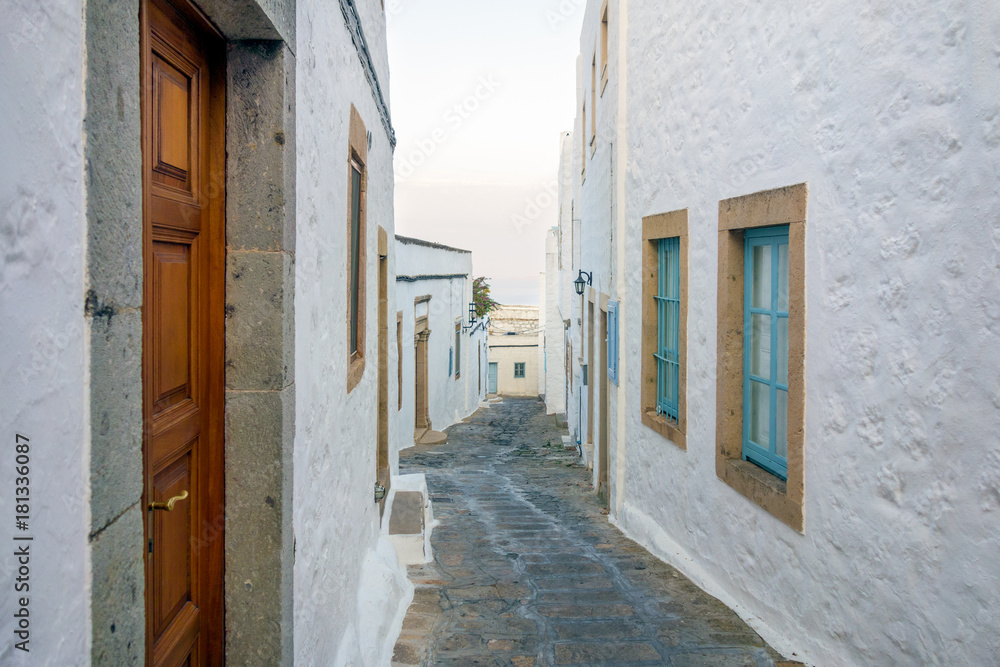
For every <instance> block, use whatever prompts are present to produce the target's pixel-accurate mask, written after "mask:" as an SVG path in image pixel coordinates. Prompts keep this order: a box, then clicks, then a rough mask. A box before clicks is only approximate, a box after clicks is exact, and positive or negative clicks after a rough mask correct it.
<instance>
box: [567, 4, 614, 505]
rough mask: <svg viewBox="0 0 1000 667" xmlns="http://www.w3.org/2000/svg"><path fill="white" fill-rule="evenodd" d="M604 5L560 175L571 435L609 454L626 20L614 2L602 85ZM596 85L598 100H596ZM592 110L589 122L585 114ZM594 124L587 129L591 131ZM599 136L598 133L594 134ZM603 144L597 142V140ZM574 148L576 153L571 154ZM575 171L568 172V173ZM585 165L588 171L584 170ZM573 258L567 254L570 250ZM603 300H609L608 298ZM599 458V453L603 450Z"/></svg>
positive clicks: (584, 40)
mask: <svg viewBox="0 0 1000 667" xmlns="http://www.w3.org/2000/svg"><path fill="white" fill-rule="evenodd" d="M601 9H602V3H600V2H589V3H588V4H587V7H586V11H585V14H584V20H583V27H582V31H581V37H580V48H581V52H580V60H579V71H578V74H577V109H578V113H577V118H576V125H575V129H574V132H573V133H572V135H571V136H568V137H564V144H563V146H562V150H563V155H562V161H561V166H560V176H561V178H563V179H566V178H568V179H570V180H569V183H570V185H569V186H568V187H566V188H565V189H564V197H565V196H568V195H569V194H570V188H571V189H572V190H571V192H572V195H571V196H572V201H571V202H569V203H566V202H565V201H564V203H563V208H564V209H565V208H569V209H570V211H571V216H572V217H571V218H570V219H569V220H565V219H564V220H563V221H562V222H561V225H562V230H563V234H564V235H565V234H566V233H569V234H570V237H571V239H570V241H569V244H567V243H566V241H565V240H564V242H563V244H564V248H565V247H566V246H567V245H568V246H569V248H570V249H571V261H570V263H567V262H565V261H564V263H563V271H562V277H561V280H560V283H561V285H560V289H561V290H562V291H563V294H564V296H563V297H562V299H563V301H564V302H565V301H568V302H569V307H568V312H569V313H570V314H569V315H568V316H567V317H568V319H570V320H571V325H570V329H569V331H568V332H567V339H568V340H569V341H572V346H573V354H572V358H571V359H570V364H571V370H572V382H571V387H570V391H569V394H568V397H567V418H568V422H569V427H570V432H571V434H574V435H576V436H577V437H578V438H579V439H580V440H581V441H583V442H586V441H587V440H588V436H589V439H590V440H591V441H592V442H593V443H594V444H595V448H600V447H608V448H610V449H611V450H612V451H615V450H616V443H617V441H618V440H619V439H620V438H619V437H618V434H617V426H618V398H619V397H618V391H617V387H616V386H615V385H614V384H613V383H609V385H608V395H607V396H602V395H601V392H600V377H601V373H602V368H601V364H600V352H601V351H600V346H603V345H604V344H605V337H606V332H605V331H604V330H603V329H601V326H600V324H601V304H602V303H603V302H604V301H605V299H606V300H608V301H616V300H618V298H619V297H618V294H619V287H620V286H619V284H618V281H617V279H616V275H615V271H616V267H617V257H618V249H619V245H620V244H621V243H622V242H623V239H621V238H619V236H620V234H619V229H618V226H617V225H616V218H617V215H618V208H617V197H616V194H617V192H618V189H619V184H620V182H621V181H622V174H621V168H619V167H618V162H619V152H620V149H621V146H620V142H621V139H622V137H621V133H620V129H619V128H620V126H619V107H620V99H619V85H618V84H619V80H620V78H619V75H618V67H619V61H618V58H617V55H616V52H617V49H618V44H619V40H618V35H617V34H616V30H615V26H617V25H618V21H619V11H620V8H619V3H617V2H610V3H609V5H608V13H609V19H610V21H609V27H610V29H609V32H608V62H607V68H608V80H607V84H604V85H602V80H601V72H602V62H601V44H600V39H601V18H602V17H601V11H600V10H601ZM595 54H596V58H597V72H596V77H594V76H592V63H593V62H594V58H595ZM595 85H596V94H595ZM584 106H586V119H584V117H583V114H582V113H580V111H581V110H582V109H583V107H584ZM584 120H586V126H584V125H583V123H584ZM595 121H596V124H595ZM593 130H596V132H595V131H593ZM592 136H593V137H595V139H594V140H593V142H592V141H591V137H592ZM566 142H569V144H570V146H569V147H568V148H567V146H566ZM567 166H568V168H567ZM584 166H585V167H586V168H585V169H584ZM564 252H565V251H564ZM580 270H583V271H584V272H585V273H587V274H590V275H591V284H590V285H588V286H587V288H586V292H585V295H584V297H580V296H577V295H576V292H575V290H574V286H573V281H574V280H576V279H577V276H578V275H579V271H580ZM591 289H593V290H594V292H595V299H594V318H593V335H591V324H590V320H589V310H588V308H589V306H588V304H589V300H587V299H589V295H590V290H591ZM602 297H604V298H603V299H602ZM591 340H592V341H593V347H594V350H593V366H592V367H590V368H589V369H588V375H589V377H588V382H589V384H588V386H587V387H584V386H583V372H582V367H583V365H584V364H589V363H590V352H591V350H590V347H591ZM590 392H593V394H594V399H593V412H594V414H593V415H592V416H588V410H589V405H590V401H589V397H588V394H589V393H590ZM604 410H607V412H608V439H607V440H608V441H607V442H600V438H599V433H598V431H599V425H600V422H601V413H602V411H604ZM591 423H592V424H593V430H594V431H595V432H594V433H592V434H588V426H589V424H591ZM595 451H596V449H595ZM594 458H595V466H594V471H593V474H594V480H595V482H596V480H597V479H598V478H599V476H600V470H599V465H600V460H601V457H600V456H598V455H597V454H595V457H594ZM615 458H616V457H615V455H611V456H609V462H610V466H611V471H612V472H611V474H609V480H610V484H611V489H610V492H611V496H612V497H614V496H615V495H616V493H617V479H616V475H615V474H614V472H613V471H614V470H615V465H616V462H615Z"/></svg>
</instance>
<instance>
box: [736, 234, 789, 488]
mask: <svg viewBox="0 0 1000 667" xmlns="http://www.w3.org/2000/svg"><path fill="white" fill-rule="evenodd" d="M745 239H746V241H745V244H746V255H745V256H744V260H743V266H744V271H745V275H744V283H743V284H744V298H743V332H744V334H743V340H744V343H743V353H744V356H743V459H744V460H746V461H750V462H751V463H755V464H757V465H759V466H760V467H762V468H764V469H765V470H767V471H769V472H771V473H774V474H775V475H777V476H778V477H781V478H782V479H787V478H788V227H787V226H782V227H764V228H757V229H748V230H747V231H746V234H745Z"/></svg>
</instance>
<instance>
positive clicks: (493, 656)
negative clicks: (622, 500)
mask: <svg viewBox="0 0 1000 667" xmlns="http://www.w3.org/2000/svg"><path fill="white" fill-rule="evenodd" d="M563 433H564V432H563V431H561V430H560V429H558V428H557V427H556V424H555V420H554V419H553V418H552V417H550V416H548V417H547V416H545V414H544V408H543V405H542V403H540V402H539V401H537V400H531V399H509V398H508V399H504V401H503V402H502V403H500V404H496V405H494V406H492V407H490V408H488V409H483V410H480V411H479V412H477V413H476V414H475V415H473V416H472V417H470V418H469V419H468V420H467V421H466V422H465V423H462V424H458V425H456V426H455V427H453V428H451V429H449V430H448V443H447V444H444V445H437V446H433V447H417V448H413V449H410V450H407V451H406V452H403V453H402V454H401V455H400V468H401V471H402V472H403V473H404V474H405V473H415V472H424V473H426V475H427V483H428V487H429V489H430V494H431V499H432V501H433V505H434V512H435V516H436V518H437V519H438V520H439V521H440V524H441V525H440V526H439V527H438V528H436V529H435V530H434V533H433V542H432V543H433V547H434V556H435V559H434V562H433V563H431V564H429V565H426V566H412V567H410V577H411V579H412V580H413V582H414V583H415V584H416V586H417V591H416V596H415V599H414V602H413V605H412V606H411V607H410V610H409V612H408V614H407V616H406V620H405V623H404V625H403V632H402V635H401V637H400V639H399V642H398V643H397V645H396V651H395V656H394V664H396V665H515V666H516V667H528V666H531V665H570V664H572V665H581V664H587V665H591V664H613V665H673V666H675V667H682V666H687V665H716V666H723V667H730V666H732V667H737V666H739V667H742V666H744V665H775V664H777V665H781V664H783V663H782V662H781V660H782V658H781V657H780V656H779V655H778V654H777V653H775V652H774V651H773V650H772V649H771V648H770V647H769V646H767V645H766V644H765V643H764V642H763V641H762V640H761V638H760V637H759V636H758V635H757V634H756V633H755V632H754V631H753V630H751V629H750V628H749V627H748V626H747V625H746V624H745V623H744V622H743V621H742V620H741V619H740V618H739V617H738V616H737V615H736V614H735V613H734V612H732V611H731V610H729V609H728V608H727V607H726V606H725V605H723V604H722V603H720V602H719V601H718V600H716V599H714V598H712V597H711V596H709V595H708V594H706V593H704V592H703V591H701V590H700V589H698V588H697V587H696V586H694V585H693V584H692V583H691V582H689V581H688V580H687V579H686V578H685V577H684V576H683V575H681V574H680V573H678V572H677V571H676V570H675V569H673V568H672V567H669V566H667V565H665V564H663V563H661V562H660V561H658V560H657V559H655V558H654V557H652V556H651V555H650V554H649V553H648V552H647V551H645V550H644V549H643V548H642V547H640V546H639V545H637V544H636V543H634V542H632V541H631V540H629V539H627V538H625V537H624V536H622V534H621V533H620V532H619V531H618V530H617V529H616V528H615V527H614V526H612V525H611V524H609V523H608V521H607V511H606V510H605V509H604V507H603V505H602V504H601V502H600V501H599V500H598V498H597V497H596V496H595V495H594V493H593V492H592V491H591V489H590V485H589V472H588V471H586V470H585V469H584V468H583V467H582V466H581V465H580V464H579V463H578V462H577V461H578V459H577V456H576V454H575V452H573V451H565V450H564V449H563V447H562V441H561V438H560V436H561V435H562V434H563Z"/></svg>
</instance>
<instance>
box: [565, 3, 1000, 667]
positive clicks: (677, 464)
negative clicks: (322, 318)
mask: <svg viewBox="0 0 1000 667" xmlns="http://www.w3.org/2000/svg"><path fill="white" fill-rule="evenodd" d="M998 30H1000V7H998V6H997V5H996V4H995V3H986V2H975V3H972V4H967V5H956V4H955V3H950V2H930V3H924V4H922V5H920V6H919V7H910V8H903V7H901V6H889V5H885V6H882V5H873V4H872V3H869V2H853V1H849V2H848V3H847V4H846V5H845V4H844V3H839V4H832V3H826V4H816V3H811V4H810V3H806V4H799V5H794V6H792V5H782V6H780V7H778V6H771V5H766V6H765V5H755V6H742V5H734V4H731V3H721V2H705V1H703V2H694V3H691V2H688V3H682V2H676V1H674V0H668V1H667V2H662V1H659V0H657V1H653V0H639V1H637V0H632V1H627V0H606V1H605V2H601V1H599V0H594V1H592V2H589V3H588V4H587V9H586V16H585V21H584V28H583V33H582V38H581V49H582V51H581V59H580V76H579V83H580V85H579V93H580V94H579V100H578V109H579V114H578V118H577V124H576V128H575V131H574V133H573V136H572V146H573V150H572V157H571V158H570V157H569V156H568V155H567V154H566V153H565V152H564V159H563V170H564V173H565V169H566V166H567V163H568V164H569V165H570V168H571V170H572V178H573V188H572V193H570V191H569V190H565V191H564V196H563V200H562V202H561V206H562V208H563V209H564V210H565V209H571V210H572V211H573V213H572V214H571V215H570V216H566V215H563V216H561V219H560V230H559V236H560V245H561V249H562V253H563V256H564V257H565V258H571V260H569V261H566V262H564V265H563V270H562V278H561V280H560V285H561V286H562V287H563V288H567V287H568V289H569V290H570V291H569V294H570V295H571V297H570V298H571V301H572V304H571V306H570V308H569V309H568V311H567V312H566V313H565V314H566V318H567V319H569V320H570V330H569V332H568V333H567V343H566V345H567V351H568V355H567V356H568V358H569V362H570V373H569V374H570V377H571V390H570V393H569V396H570V398H569V403H570V407H569V410H568V416H569V419H570V425H571V429H572V432H573V433H575V434H577V435H578V436H579V437H580V438H581V439H582V440H583V441H584V442H587V441H588V440H589V441H591V442H593V443H594V445H595V447H596V453H595V458H596V460H597V463H596V465H595V468H596V469H595V482H598V483H599V482H601V481H602V480H601V473H600V469H601V468H602V467H603V468H606V469H607V471H608V473H607V475H606V479H607V482H608V485H609V487H610V497H611V518H612V521H613V522H614V523H615V524H616V525H618V526H619V527H621V529H622V530H623V531H624V532H625V533H626V534H628V535H629V536H630V537H632V538H634V539H636V540H637V541H638V542H640V543H642V544H643V545H645V546H647V547H648V548H649V549H651V550H652V551H653V552H654V553H656V554H658V555H659V556H660V557H662V558H663V559H664V560H666V561H668V562H670V563H671V564H673V565H675V566H676V567H678V568H679V569H680V570H682V571H683V572H685V573H686V574H687V575H688V576H689V577H691V578H692V579H693V580H694V581H695V582H696V583H698V584H699V585H701V586H702V587H704V588H705V589H706V590H708V591H709V592H711V593H712V594H714V595H716V596H717V597H719V598H720V599H722V600H723V601H724V602H726V603H727V604H728V605H730V606H731V607H732V608H734V609H736V610H737V611H738V612H739V613H740V614H741V616H743V617H744V618H745V619H746V620H747V621H748V622H749V623H750V624H751V625H752V626H753V627H754V628H755V629H757V630H758V631H759V632H760V633H761V635H762V636H763V637H764V638H765V639H766V640H768V641H769V642H770V643H771V644H772V645H773V646H774V647H775V648H777V649H778V650H779V651H781V652H783V653H784V654H785V655H788V656H790V657H794V658H795V659H797V660H802V661H804V662H806V663H809V664H820V665H858V664H899V665H923V664H991V663H992V662H994V661H995V657H996V655H998V654H1000V639H998V637H1000V621H998V620H997V619H998V618H1000V615H998V612H1000V580H998V578H997V577H996V573H997V572H998V571H1000V438H998V436H997V433H1000V399H998V396H1000V393H998V392H1000V385H998V383H997V378H998V377H1000V358H998V357H997V355H996V354H995V352H994V350H995V349H996V347H997V342H998V341H997V336H998V335H1000V299H998V296H997V289H996V287H997V285H998V284H1000V224H998V222H997V221H998V220H1000V195H998V190H997V188H996V187H995V186H996V183H997V179H998V177H1000V103H998V100H1000V60H998V58H997V52H996V44H995V42H996V40H995V35H996V34H997V31H998ZM609 239H610V240H611V243H610V244H609V243H608V240H609ZM580 271H583V272H584V273H583V275H582V276H581V274H580V273H579V272H580ZM578 278H582V281H581V291H582V292H583V294H582V295H581V296H576V292H575V290H574V288H573V286H572V284H571V283H572V281H574V280H577V279H578ZM592 313H593V315H592ZM605 313H607V322H608V324H605V319H604V318H605V316H604V314H605ZM550 326H551V323H550ZM605 341H606V342H605ZM602 351H603V352H602ZM585 367H586V368H587V370H586V371H584V370H583V369H584V368H585ZM584 375H587V376H588V377H587V382H586V383H584V382H583V376H584ZM605 378H606V379H605ZM574 402H576V405H574ZM605 414H606V415H607V417H606V418H605V417H604V415H605ZM591 433H593V435H590V434H591ZM603 452H606V453H607V454H605V456H606V458H607V461H606V465H602V463H601V461H602V453H603Z"/></svg>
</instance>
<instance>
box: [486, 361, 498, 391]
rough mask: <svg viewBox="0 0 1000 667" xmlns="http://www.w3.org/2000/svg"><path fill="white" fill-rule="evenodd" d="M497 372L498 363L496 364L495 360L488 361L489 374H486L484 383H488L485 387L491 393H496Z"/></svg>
mask: <svg viewBox="0 0 1000 667" xmlns="http://www.w3.org/2000/svg"><path fill="white" fill-rule="evenodd" d="M498 374H499V372H498V364H497V362H491V363H490V368H489V374H488V376H487V378H486V383H487V385H488V386H487V387H486V391H488V392H489V393H491V394H495V393H497V375H498Z"/></svg>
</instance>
